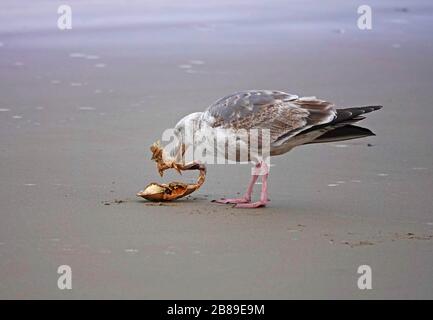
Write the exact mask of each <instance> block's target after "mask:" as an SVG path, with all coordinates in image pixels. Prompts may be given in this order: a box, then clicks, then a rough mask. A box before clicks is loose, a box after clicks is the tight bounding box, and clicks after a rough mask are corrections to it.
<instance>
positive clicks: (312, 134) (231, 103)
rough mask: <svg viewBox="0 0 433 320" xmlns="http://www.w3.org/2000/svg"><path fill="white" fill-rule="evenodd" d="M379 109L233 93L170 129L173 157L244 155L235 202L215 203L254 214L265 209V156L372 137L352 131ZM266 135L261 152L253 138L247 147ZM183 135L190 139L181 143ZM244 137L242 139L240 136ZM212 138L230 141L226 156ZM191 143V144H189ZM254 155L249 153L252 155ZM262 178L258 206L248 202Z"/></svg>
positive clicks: (272, 94)
mask: <svg viewBox="0 0 433 320" xmlns="http://www.w3.org/2000/svg"><path fill="white" fill-rule="evenodd" d="M380 108H381V106H376V105H375V106H362V107H350V108H338V109H337V108H336V107H335V106H334V104H332V103H330V102H327V101H325V100H321V99H318V98H316V97H298V96H297V95H293V94H288V93H285V92H281V91H275V90H248V91H241V92H236V93H233V94H231V95H229V96H226V97H224V98H221V99H219V100H217V101H216V102H215V103H213V104H212V105H210V106H209V107H208V108H207V109H206V110H205V111H204V112H195V113H192V114H189V115H187V116H186V117H184V118H183V119H182V120H180V121H179V122H178V123H177V125H176V126H175V128H174V133H175V136H176V137H177V138H178V139H177V142H176V145H175V148H173V149H172V150H171V155H172V156H173V157H179V154H180V152H179V151H180V150H184V148H183V146H184V147H186V149H188V147H190V146H191V145H192V146H193V148H192V149H194V148H202V149H203V147H204V150H206V148H207V150H206V151H207V152H208V153H209V152H214V153H215V154H216V155H217V157H223V158H225V159H229V160H231V161H241V159H240V155H241V154H245V153H243V152H244V151H246V153H247V154H248V159H247V160H248V161H251V162H252V163H254V167H253V170H252V178H251V181H250V183H249V184H248V187H247V191H246V193H245V195H244V196H243V197H241V198H227V199H220V200H217V201H216V202H218V203H231V204H235V207H237V208H257V207H262V206H265V205H266V204H267V202H268V201H269V200H268V191H267V180H268V175H269V167H268V165H267V160H268V159H267V158H266V153H267V154H268V156H277V155H281V154H284V153H286V152H288V151H290V150H291V149H293V148H294V147H296V146H299V145H304V144H310V143H323V142H335V141H343V140H349V139H357V138H362V137H367V136H372V135H374V134H373V133H372V132H371V131H370V130H368V129H365V128H361V127H358V126H355V125H353V123H355V122H358V121H360V120H363V119H364V117H363V115H364V114H365V113H369V112H372V111H375V110H379V109H380ZM253 129H255V131H259V132H266V133H267V137H268V141H269V144H268V145H269V147H268V149H267V150H265V143H264V138H263V137H262V136H260V135H259V137H258V138H257V139H256V141H254V143H252V142H253V139H252V135H251V134H250V132H252V131H254V130H253ZM187 131H190V132H192V133H193V139H187V138H186V136H187ZM245 132H247V134H245ZM216 137H223V138H225V139H226V141H236V144H235V146H236V148H235V151H233V150H232V152H230V151H227V148H226V147H227V144H226V143H224V144H223V146H222V147H221V144H217V146H216V147H215V144H214V141H215V138H216ZM191 141H192V142H191ZM253 145H254V146H255V147H254V148H253ZM253 149H254V150H253ZM259 176H261V177H262V190H261V196H260V200H259V201H257V202H251V194H252V191H253V187H254V185H255V183H256V181H257V179H258V177H259Z"/></svg>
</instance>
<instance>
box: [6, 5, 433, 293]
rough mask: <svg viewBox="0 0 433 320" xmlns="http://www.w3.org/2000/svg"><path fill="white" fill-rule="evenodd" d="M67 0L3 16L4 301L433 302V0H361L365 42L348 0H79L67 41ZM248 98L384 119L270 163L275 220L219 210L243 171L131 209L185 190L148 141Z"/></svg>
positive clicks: (226, 172) (241, 181) (225, 168)
mask: <svg viewBox="0 0 433 320" xmlns="http://www.w3.org/2000/svg"><path fill="white" fill-rule="evenodd" d="M62 3H63V2H62V1H55V0H50V1H38V3H37V4H36V2H35V3H33V2H32V4H30V3H29V2H28V1H15V0H6V1H2V2H1V4H0V163H1V165H0V204H1V205H0V298H1V299H47V298H49V299H97V298H100V299H111V298H116V299H129V298H134V299H135V298H141V299H301V298H310V299H324V298H335V299H348V298H353V299H384V298H392V299H432V298H433V277H432V270H433V200H432V190H433V164H432V163H433V162H432V159H433V142H432V137H433V126H432V124H431V122H432V119H433V90H432V80H433V35H432V32H431V30H432V27H433V4H432V3H431V1H423V0H417V1H370V5H371V7H372V10H373V28H372V30H360V29H358V27H357V23H356V22H357V18H358V14H357V8H358V5H359V4H358V2H357V1H343V0H341V1H323V2H320V4H318V3H317V2H315V1H293V2H284V1H277V0H274V1H266V2H263V1H258V0H253V1H238V2H235V3H233V2H231V1H226V0H223V1H207V2H204V1H198V0H191V1H186V2H182V4H180V2H179V4H176V3H177V2H170V1H131V3H130V4H129V5H128V6H126V5H124V4H122V3H123V2H122V1H119V0H109V1H94V2H92V4H89V3H87V2H86V1H74V4H73V5H72V9H73V28H72V30H63V31H62V30H59V29H58V28H57V18H58V14H57V7H58V6H59V5H60V4H62ZM246 89H276V90H282V91H285V92H289V93H293V94H298V95H305V96H311V95H315V96H318V97H320V98H323V99H325V100H329V101H333V102H334V103H335V104H336V105H338V106H352V105H368V104H381V105H383V106H384V108H383V109H382V110H381V111H378V112H375V113H374V114H372V115H371V116H369V117H368V119H366V120H364V121H363V122H362V125H363V126H365V127H368V128H369V129H371V130H372V131H373V132H375V134H376V135H377V136H375V137H369V138H365V139H360V140H353V141H344V142H339V143H329V144H321V145H309V146H302V147H299V148H297V149H295V150H293V151H292V152H290V153H288V154H286V155H283V156H280V157H275V158H273V159H272V161H273V162H272V163H273V165H274V166H273V167H272V168H271V172H270V180H269V188H270V194H271V202H270V204H269V206H268V207H267V208H262V209H256V210H245V209H234V208H232V207H231V206H230V205H218V204H215V203H211V200H212V199H218V198H221V197H223V196H233V195H236V193H243V192H244V188H245V186H246V183H247V181H248V179H249V174H250V166H248V165H242V166H240V165H213V166H209V167H208V174H207V180H206V183H205V184H204V185H203V187H202V188H201V189H200V190H198V191H197V192H196V193H194V194H192V195H191V196H190V197H189V198H187V199H184V200H179V201H176V202H172V203H164V204H161V205H159V204H155V203H150V202H147V201H145V200H143V199H140V198H137V197H136V196H135V194H136V192H137V191H139V190H141V189H142V188H143V187H144V186H145V185H147V184H148V183H149V182H151V181H157V182H167V181H170V180H173V179H176V180H179V179H182V180H183V181H188V180H191V181H192V180H194V179H195V175H194V173H187V174H185V175H184V176H183V177H179V176H178V175H177V173H176V172H167V175H166V176H164V178H162V179H161V178H160V177H159V175H158V173H157V171H156V169H155V164H154V163H153V162H152V161H151V160H150V156H151V154H150V151H149V146H150V145H151V144H152V143H153V142H154V141H156V140H158V139H161V134H162V132H163V131H164V130H165V129H167V128H171V127H173V126H174V125H175V124H176V122H177V121H178V120H179V119H180V118H182V117H183V116H184V115H186V114H188V113H191V112H194V111H202V110H204V109H205V108H206V107H207V106H208V105H209V104H211V103H212V102H214V101H215V100H217V99H218V98H220V97H222V96H225V95H227V94H230V93H232V92H235V91H239V90H246ZM259 189H260V185H258V186H256V193H255V197H258V191H259ZM60 265H69V266H70V267H71V269H72V279H73V280H72V281H73V282H72V283H73V287H72V290H59V288H58V287H57V280H58V277H59V274H57V268H58V267H59V266H60ZM360 265H369V266H370V267H371V270H372V289H371V290H360V289H359V288H358V286H357V281H358V278H359V276H360V275H359V274H358V273H357V270H358V267H359V266H360Z"/></svg>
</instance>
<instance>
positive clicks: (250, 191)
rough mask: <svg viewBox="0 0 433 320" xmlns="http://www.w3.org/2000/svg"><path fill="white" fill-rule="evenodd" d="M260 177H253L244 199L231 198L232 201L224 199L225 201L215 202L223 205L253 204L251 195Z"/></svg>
mask: <svg viewBox="0 0 433 320" xmlns="http://www.w3.org/2000/svg"><path fill="white" fill-rule="evenodd" d="M258 177H259V176H258V175H253V176H252V177H251V180H250V183H249V184H248V188H247V192H246V193H245V195H244V196H243V197H242V198H231V199H230V198H223V199H219V200H214V201H213V202H216V203H223V204H227V203H249V202H251V194H252V193H253V188H254V184H255V183H256V181H257V178H258Z"/></svg>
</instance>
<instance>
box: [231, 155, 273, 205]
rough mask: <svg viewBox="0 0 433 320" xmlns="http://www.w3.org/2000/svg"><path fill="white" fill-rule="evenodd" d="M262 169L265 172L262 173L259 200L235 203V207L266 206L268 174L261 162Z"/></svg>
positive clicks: (265, 166) (266, 168)
mask: <svg viewBox="0 0 433 320" xmlns="http://www.w3.org/2000/svg"><path fill="white" fill-rule="evenodd" d="M262 169H264V170H265V174H263V175H262V192H261V193H260V201H257V202H252V203H250V202H249V203H237V204H236V205H235V206H234V207H235V208H260V207H264V206H266V204H267V203H268V201H269V199H268V176H269V173H268V172H269V170H268V167H267V165H266V164H265V163H263V164H262Z"/></svg>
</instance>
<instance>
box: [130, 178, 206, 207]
mask: <svg viewBox="0 0 433 320" xmlns="http://www.w3.org/2000/svg"><path fill="white" fill-rule="evenodd" d="M197 189H198V188H197V187H196V185H195V184H194V185H193V184H190V185H188V184H185V183H183V182H170V183H169V184H165V183H163V184H159V183H156V182H152V183H149V184H148V185H147V186H146V187H145V188H144V190H142V191H140V192H138V193H137V196H139V197H142V198H145V199H147V200H149V201H155V202H161V201H173V200H176V199H179V198H181V197H185V196H187V195H189V194H191V193H193V192H194V191H195V190H197Z"/></svg>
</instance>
